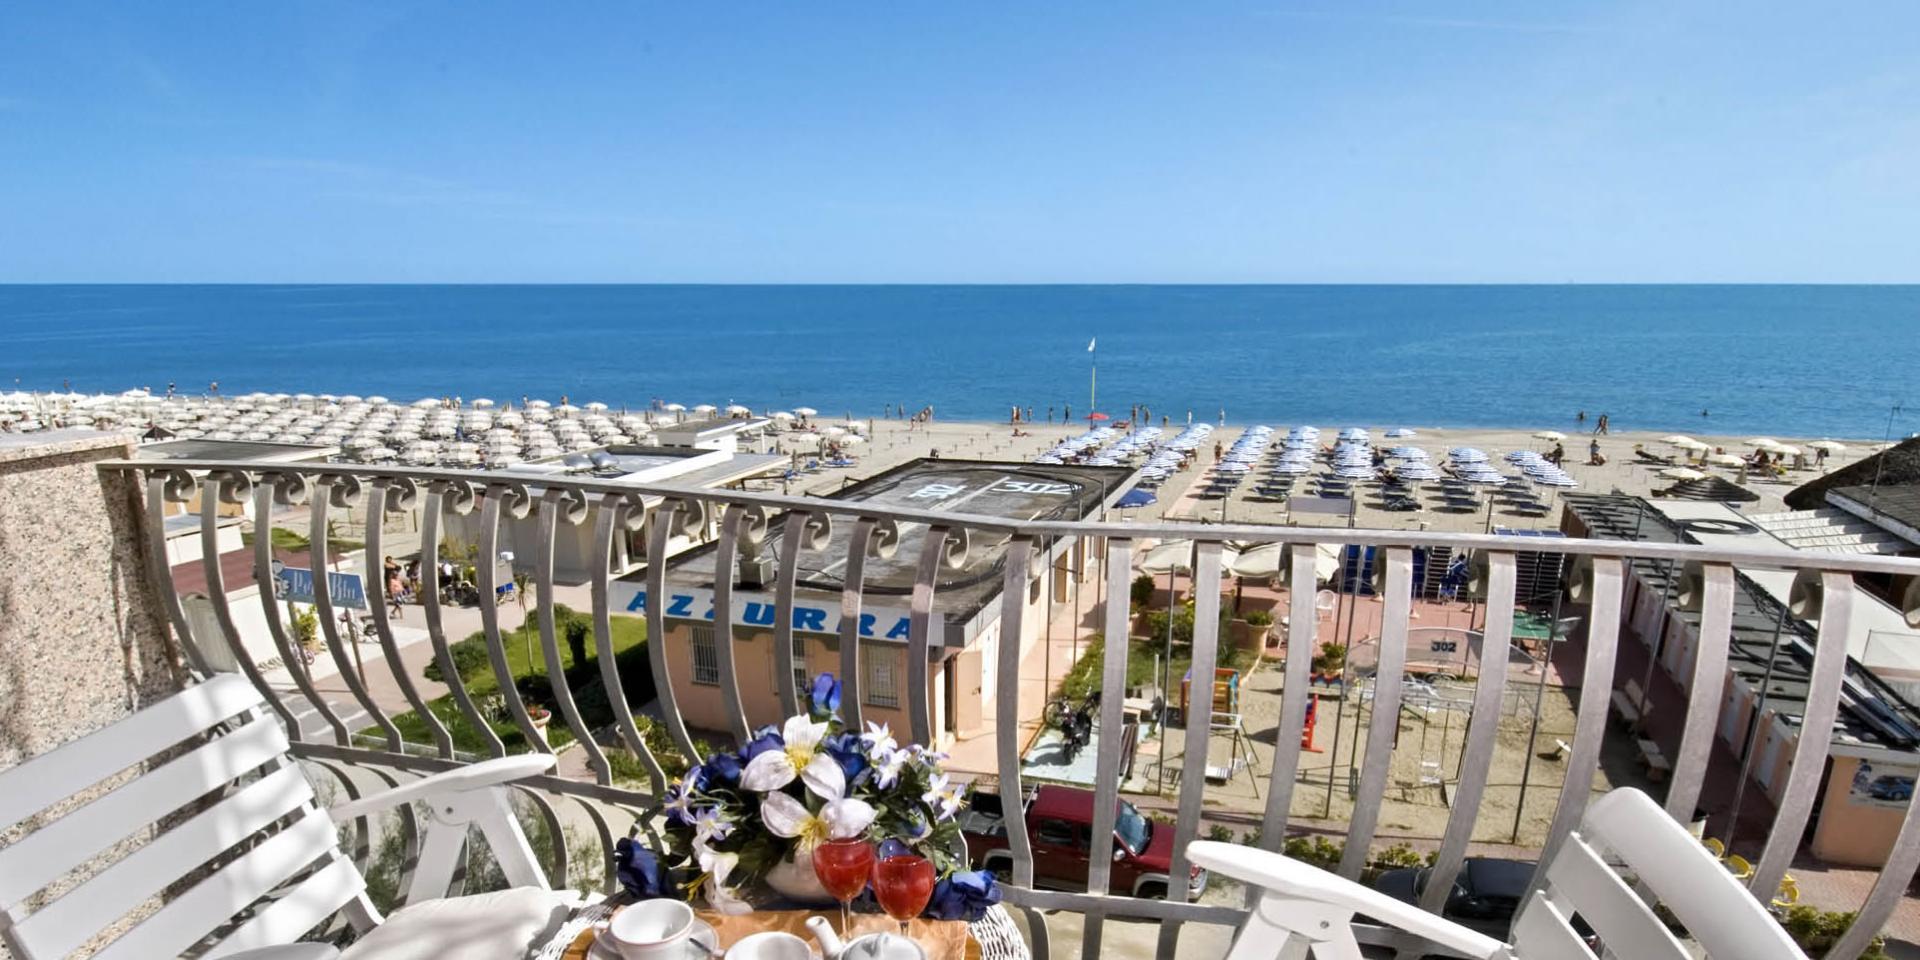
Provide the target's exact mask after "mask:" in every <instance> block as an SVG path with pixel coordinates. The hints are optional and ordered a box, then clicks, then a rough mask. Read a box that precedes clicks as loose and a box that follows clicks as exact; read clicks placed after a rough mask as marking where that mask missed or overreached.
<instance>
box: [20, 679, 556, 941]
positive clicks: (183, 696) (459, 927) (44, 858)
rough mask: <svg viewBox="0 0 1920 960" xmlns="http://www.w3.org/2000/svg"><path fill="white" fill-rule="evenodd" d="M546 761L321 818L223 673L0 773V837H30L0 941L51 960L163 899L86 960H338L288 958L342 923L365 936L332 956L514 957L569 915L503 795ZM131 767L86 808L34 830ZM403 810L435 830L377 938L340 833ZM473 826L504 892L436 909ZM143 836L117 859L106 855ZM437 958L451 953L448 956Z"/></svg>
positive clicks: (403, 790)
mask: <svg viewBox="0 0 1920 960" xmlns="http://www.w3.org/2000/svg"><path fill="white" fill-rule="evenodd" d="M176 747H179V748H180V749H178V750H176V749H174V748H176ZM553 762H554V759H553V757H552V756H551V755H549V754H527V755H521V756H513V757H504V758H500V759H496V760H488V761H485V762H482V763H475V764H471V765H469V766H465V767H461V768H460V769H457V770H450V771H447V772H444V773H437V774H434V775H432V776H428V777H423V778H421V779H419V780H415V781H412V782H410V783H406V784H403V785H402V786H399V787H397V788H394V789H392V790H387V791H385V792H383V793H380V794H377V795H375V796H370V797H365V798H363V799H360V800H356V801H353V802H351V803H346V804H342V805H340V806H337V807H334V808H332V809H331V810H330V811H323V810H321V808H320V807H319V806H318V805H317V804H316V802H315V799H314V795H313V789H312V787H311V786H310V785H309V784H308V782H307V780H306V777H305V776H304V775H303V774H302V773H301V771H300V768H299V766H298V765H297V764H296V763H295V762H294V760H293V758H292V757H291V756H289V755H288V753H287V739H286V733H285V731H284V730H283V729H282V727H281V726H280V723H279V721H278V720H276V719H274V717H273V716H272V714H271V713H269V712H268V711H267V710H266V709H265V707H264V705H263V701H262V700H261V697H260V694H259V692H258V691H257V690H255V689H254V687H253V685H252V684H251V683H249V682H247V680H246V679H245V678H243V677H241V676H239V675H237V674H221V675H218V676H215V677H214V678H213V679H211V680H208V681H207V682H205V683H202V684H198V685H196V686H194V687H191V688H189V689H187V690H186V691H184V692H181V693H178V694H175V695H174V696H172V697H169V698H167V699H165V700H162V701H160V702H158V703H156V704H153V705H152V706H149V707H147V708H146V709H143V710H141V711H140V712H138V713H136V714H134V715H132V716H130V717H127V718H126V719H124V720H121V721H119V722H118V723H115V724H113V725H111V726H109V727H107V728H105V729H103V730H99V731H96V732H94V733H92V734H89V735H87V736H84V737H81V738H80V739H78V740H75V741H73V742H71V743H67V744H64V745H62V746H61V747H59V748H57V749H55V750H53V751H52V752H49V753H45V754H42V755H40V756H37V757H34V758H32V759H29V760H27V761H25V762H23V763H21V764H19V765H18V766H15V767H13V768H11V769H8V770H6V771H0V834H4V833H6V832H8V831H12V830H14V829H16V828H20V827H24V826H37V829H34V830H33V831H32V832H31V833H27V834H25V835H24V836H23V837H21V838H20V839H18V840H16V841H15V842H13V843H12V844H10V845H8V846H7V847H5V848H4V849H0V942H3V943H5V944H6V946H7V947H9V948H11V949H12V950H13V955H14V956H16V957H19V958H20V960H45V958H53V957H64V956H66V955H68V954H69V953H71V952H73V951H74V950H75V949H77V948H79V947H81V946H82V945H84V944H87V943H88V942H89V941H91V940H93V939H94V938H95V937H96V936H98V935H100V934H101V932H102V931H105V930H107V929H108V928H109V927H112V926H115V925H116V924H117V922H118V921H119V920H120V918H121V917H122V916H123V915H124V914H127V913H128V912H130V911H133V910H135V909H136V908H139V907H140V906H141V905H142V904H143V903H145V902H146V901H148V900H150V899H153V898H160V899H162V900H163V901H164V902H163V903H162V904H161V905H160V907H159V908H158V910H156V911H155V912H153V913H152V914H151V915H150V916H148V917H146V918H145V919H143V920H141V921H139V922H138V923H136V924H134V925H133V926H132V927H131V928H130V929H128V930H126V932H124V933H122V934H121V935H120V936H119V937H118V938H117V939H114V940H112V941H111V942H110V943H108V944H107V945H106V946H104V947H103V948H101V949H100V951H99V952H98V953H97V954H94V956H95V957H96V958H101V960H117V958H137V960H149V958H153V957H171V956H176V955H178V954H180V953H181V952H182V951H184V950H187V949H188V948H190V947H196V946H197V945H200V944H202V943H203V942H205V941H206V940H207V939H209V937H210V935H211V934H212V933H213V932H214V931H216V930H221V929H223V928H225V927H227V926H228V925H229V924H230V923H231V922H236V921H237V926H234V927H233V929H231V931H230V932H227V933H225V935H224V936H223V937H222V938H220V939H219V941H218V943H216V944H215V945H213V946H212V948H211V949H210V950H208V951H207V952H206V953H205V956H207V957H237V956H240V955H242V954H247V955H249V956H252V957H266V956H272V957H275V958H292V957H299V958H303V960H306V958H312V960H322V958H329V957H334V956H338V955H339V953H338V951H335V950H334V949H333V948H332V947H330V946H326V945H321V944H299V945H291V944H292V943H293V941H295V940H297V939H298V938H299V937H300V936H301V935H303V934H305V933H306V932H308V931H309V930H312V929H313V928H315V927H316V926H318V925H320V924H321V923H323V922H324V921H327V920H328V919H330V918H331V917H333V916H334V915H335V913H337V912H344V914H345V917H346V919H347V921H348V922H349V923H351V924H352V925H353V927H354V928H355V929H356V930H357V931H359V932H360V933H361V938H360V940H359V941H358V942H356V943H355V944H354V945H352V946H351V947H349V948H348V950H347V952H346V954H345V956H346V957H348V958H352V960H365V958H375V957H379V958H387V957H396V956H405V957H413V956H440V955H453V954H455V953H457V954H458V955H459V956H462V957H489V956H521V955H524V954H525V953H527V952H528V950H527V948H528V947H529V946H538V945H539V944H538V943H535V942H533V941H534V940H535V939H536V938H537V937H539V936H540V932H541V931H545V932H546V933H547V934H549V935H550V934H551V933H552V931H553V930H556V929H557V928H558V927H559V925H560V924H561V923H562V922H564V921H565V920H566V918H567V915H568V914H569V913H571V910H572V906H573V905H574V904H575V903H576V902H577V897H574V896H571V895H566V894H562V893H556V892H554V891H551V890H548V889H547V880H546V877H545V875H544V874H543V873H542V871H541V869H540V866H539V864H538V862H537V860H536V859H535V857H534V854H533V850H532V849H531V848H530V847H529V846H528V844H527V840H526V837H525V835H524V834H522V832H521V830H520V827H519V824H518V822H517V821H516V820H515V819H514V817H513V813H512V810H511V808H510V806H509V805H508V802H507V788H506V787H505V786H504V784H506V783H508V782H510V781H513V780H518V779H521V778H523V777H527V776H532V775H535V774H538V773H542V772H544V771H546V770H548V769H550V768H551V767H552V766H553ZM142 764H147V765H148V766H147V767H146V769H144V770H143V771H141V772H139V773H138V774H137V775H136V776H134V777H133V778H132V779H129V780H126V781H125V782H124V783H121V784H119V785H117V786H115V787H114V788H113V789H112V790H111V791H109V792H106V793H103V794H102V795H100V796H99V797H97V798H95V799H93V800H91V801H89V802H88V803H86V804H84V805H81V806H78V807H75V808H73V809H68V810H61V811H57V812H56V813H55V814H54V815H53V816H51V817H45V818H42V817H37V816H36V815H38V814H41V812H42V811H45V810H46V809H47V808H48V807H50V806H53V805H55V804H58V803H60V802H61V801H63V800H65V799H67V798H68V797H70V796H72V795H73V794H76V793H79V792H82V791H85V790H87V789H88V788H90V787H93V786H94V785H96V784H100V783H101V782H102V781H109V780H110V779H112V778H114V777H115V776H116V775H117V774H119V773H121V772H122V771H124V770H127V769H129V768H137V767H138V766H139V765H142ZM209 796H210V797H212V798H214V799H212V800H211V801H210V802H209V803H207V804H204V805H203V804H197V803H196V801H198V800H200V799H201V798H202V797H209ZM415 800H421V801H426V802H427V803H428V805H429V806H430V809H431V815H430V816H429V817H426V818H424V820H425V821H426V827H425V830H424V835H423V837H422V839H421V848H420V857H419V862H418V864H417V865H416V867H415V871H414V878H413V882H412V885H411V887H410V888H409V895H408V903H409V906H407V907H405V908H403V909H401V910H398V911H395V913H394V915H393V916H392V917H391V918H384V922H383V918H382V917H381V915H380V912H379V911H378V910H377V909H376V908H375V907H374V906H373V904H372V903H371V902H370V901H369V900H368V899H367V896H366V893H365V890H366V879H365V878H364V877H362V876H361V874H360V871H359V870H358V869H357V868H356V867H355V866H354V863H353V861H352V860H351V859H350V858H349V857H348V856H347V854H346V853H345V852H344V851H342V850H341V849H340V847H339V843H338V838H337V833H336V824H338V823H345V822H348V821H351V820H353V819H355V818H357V817H361V816H365V815H367V814H369V813H372V812H375V811H379V810H384V809H388V808H392V807H396V806H398V805H400V804H403V803H408V802H411V801H415ZM276 825H277V826H278V829H274V827H275V826H276ZM469 825H472V826H477V827H479V828H480V830H481V832H482V833H483V834H484V835H485V836H486V838H487V844H488V846H489V847H490V848H491V850H492V851H493V853H494V855H495V856H496V857H498V858H499V861H500V865H501V869H502V871H503V872H504V873H505V874H506V876H507V878H508V879H509V881H510V882H511V883H513V884H514V885H515V887H516V889H514V890H508V891H503V892H500V893H494V894H483V895H479V896H474V897H458V898H453V899H445V900H432V899H431V898H432V897H437V896H444V895H445V893H446V890H447V886H448V884H449V882H450V881H451V879H452V877H453V870H454V866H455V863H456V861H457V859H458V857H459V855H460V853H461V849H462V847H463V845H464V843H465V841H466V835H467V827H468V826H469ZM150 831H151V834H152V836H151V838H150V839H147V840H146V842H144V843H143V844H139V845H138V846H136V847H134V848H133V849H131V850H130V851H128V852H125V853H120V852H116V851H111V848H113V847H115V846H116V845H117V844H119V843H120V842H121V841H122V840H125V839H128V838H143V837H146V836H147V835H148V834H149V832H150ZM102 854H108V855H110V856H113V857H116V858H117V859H115V860H113V861H112V862H110V863H107V864H106V865H105V866H104V867H103V868H101V869H99V870H98V871H96V872H94V873H93V875H92V876H90V877H88V878H86V879H85V880H84V881H82V882H81V883H79V884H78V885H77V886H72V887H71V888H67V887H66V886H64V885H60V881H61V880H62V878H63V877H65V876H66V874H68V873H69V872H70V871H72V870H74V869H75V868H76V867H80V866H82V865H83V864H90V863H94V862H96V861H97V860H98V859H99V858H100V857H101V856H102ZM223 854H224V855H226V856H223ZM210 863H214V866H212V867H211V868H209V864H210ZM309 868H311V869H309ZM528 888H531V889H528ZM269 895H271V896H272V897H273V899H272V901H271V902H270V903H268V902H262V901H263V899H264V898H267V897H268V896H269ZM516 938H518V942H517V944H516ZM450 944H457V945H458V946H459V949H457V950H453V951H452V952H451V953H449V952H448V951H449V949H450V947H449V945H450ZM503 948H504V949H503ZM423 950H425V951H426V952H422V951H423ZM256 951H258V952H256Z"/></svg>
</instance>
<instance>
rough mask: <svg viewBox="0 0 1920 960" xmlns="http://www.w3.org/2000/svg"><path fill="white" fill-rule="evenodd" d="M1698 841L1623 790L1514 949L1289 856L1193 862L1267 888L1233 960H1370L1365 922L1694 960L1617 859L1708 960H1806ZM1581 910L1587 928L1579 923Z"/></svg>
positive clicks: (1517, 956)
mask: <svg viewBox="0 0 1920 960" xmlns="http://www.w3.org/2000/svg"><path fill="white" fill-rule="evenodd" d="M1692 839H1693V838H1692V837H1690V836H1688V835H1687V832H1686V828H1685V827H1682V826H1681V825H1680V824H1678V823H1675V822H1674V821H1673V819H1672V818H1670V817H1668V816H1667V815H1666V813H1665V812H1664V811H1663V810H1661V809H1660V806H1659V805H1658V804H1656V803H1654V802H1653V800H1652V798H1650V797H1648V796H1647V795H1646V794H1644V793H1641V792H1640V791H1638V790H1633V789H1626V788H1623V789H1616V790H1614V791H1612V792H1611V793H1608V794H1607V795H1606V796H1603V797H1601V798H1599V799H1598V800H1595V801H1593V803H1592V804H1591V805H1589V806H1588V808H1587V813H1586V816H1585V817H1584V818H1582V820H1581V823H1580V829H1579V830H1577V831H1575V832H1573V833H1571V834H1569V835H1568V836H1567V839H1566V842H1565V843H1564V844H1563V845H1562V846H1561V848H1560V852H1559V853H1558V854H1557V855H1556V856H1555V857H1554V859H1553V861H1552V862H1551V863H1550V864H1548V865H1547V869H1546V877H1545V885H1544V889H1542V890H1540V891H1538V892H1536V893H1534V894H1533V896H1532V897H1530V898H1528V900H1527V901H1526V903H1525V904H1524V905H1523V906H1522V907H1521V909H1520V911H1519V913H1518V915H1517V917H1516V919H1515V921H1514V924H1513V933H1512V940H1511V942H1510V943H1502V942H1500V941H1498V940H1495V939H1493V938H1492V937H1489V936H1486V935H1485V934H1482V933H1478V932H1476V931H1474V930H1472V929H1469V928H1467V927H1464V926H1461V925H1460V924H1457V923H1454V922H1453V921H1451V920H1446V919H1443V918H1442V917H1440V916H1438V915H1437V914H1434V913H1429V912H1427V911H1425V910H1422V909H1420V908H1419V907H1417V906H1414V905H1413V904H1409V903H1406V902H1403V901H1401V900H1397V899H1394V898H1393V897H1390V896H1387V895H1386V894H1384V893H1381V892H1380V891H1377V890H1374V889H1371V888H1369V887H1365V886H1362V885H1360V884H1358V883H1355V882H1354V881H1352V880H1348V879H1345V878H1343V877H1340V876H1336V875H1335V874H1332V873H1329V872H1327V871H1325V870H1322V869H1320V868H1318V867H1315V866H1312V865H1310V864H1306V863H1302V862H1300V861H1297V860H1291V859H1288V858H1287V857H1285V856H1282V855H1280V854H1278V853H1273V852H1270V851H1266V850H1261V849H1258V848H1255V847H1246V846H1240V845H1237V844H1226V843H1216V842H1213V841H1208V840H1198V841H1195V842H1193V843H1192V844H1189V845H1188V847H1187V855H1188V856H1189V857H1190V858H1191V859H1192V861H1193V862H1194V863H1196V864H1198V865H1200V866H1201V867H1204V868H1206V869H1209V870H1212V871H1214V872H1215V873H1217V874H1220V875H1222V876H1226V877H1231V878H1233V879H1235V880H1239V881H1241V882H1242V883H1245V884H1247V885H1248V886H1251V887H1258V888H1260V889H1261V891H1262V892H1261V896H1260V902H1259V904H1258V905H1257V906H1256V907H1255V908H1254V909H1253V912H1252V913H1251V914H1249V915H1248V917H1247V919H1246V920H1245V922H1244V923H1242V925H1241V927H1240V930H1239V932H1238V934H1237V935H1236V936H1235V937H1234V941H1233V946H1232V948H1231V949H1230V950H1229V951H1228V953H1227V960H1268V958H1272V957H1278V956H1282V955H1283V951H1286V950H1287V949H1288V948H1289V947H1290V946H1292V945H1296V941H1304V942H1306V943H1307V944H1308V945H1309V946H1310V948H1311V950H1312V955H1313V957H1314V958H1315V960H1353V958H1358V957H1360V956H1361V953H1360V946H1359V943H1358V942H1357V941H1356V939H1355V937H1354V933H1353V926H1352V922H1353V917H1354V915H1356V914H1362V915H1365V916H1367V917H1370V918H1372V919H1373V921H1374V922H1377V923H1380V924H1383V925H1385V926H1388V927H1392V928H1395V929H1398V930H1402V931H1405V932H1407V933H1410V934H1413V935H1414V936H1417V937H1420V938H1422V939H1424V940H1426V941H1428V942H1430V943H1433V944H1436V945H1438V946H1439V947H1441V948H1442V949H1444V950H1446V951H1447V952H1449V953H1452V954H1458V955H1460V956H1465V957H1473V958H1480V960H1544V958H1553V960H1562V958H1566V960H1574V958H1578V960H1593V957H1594V956H1595V955H1596V953H1595V950H1594V948H1593V938H1595V937H1597V938H1598V940H1599V941H1600V942H1603V943H1605V944H1606V955H1608V956H1614V957H1632V958H1635V960H1642V958H1645V960H1683V958H1687V957H1691V956H1693V955H1694V954H1693V953H1691V952H1690V951H1689V950H1688V949H1687V947H1686V946H1684V945H1682V944H1681V942H1680V941H1679V939H1678V938H1676V937H1675V936H1674V934H1673V932H1672V931H1670V930H1669V929H1668V928H1667V925H1666V924H1665V923H1664V922H1663V921H1662V920H1661V919H1660V917H1659V916H1658V915H1656V914H1655V913H1654V911H1653V908H1652V907H1650V906H1649V905H1648V904H1647V903H1646V902H1644V901H1642V900H1641V899H1640V897H1639V896H1638V895H1637V894H1636V893H1635V892H1634V889H1633V887H1632V886H1631V885H1630V882H1629V881H1628V880H1627V879H1626V878H1624V877H1623V876H1622V875H1621V871H1620V870H1618V869H1616V868H1615V867H1613V866H1612V865H1611V864H1612V863H1614V862H1619V863H1623V864H1624V865H1625V868H1626V870H1628V871H1630V872H1632V873H1633V874H1635V875H1637V877H1638V880H1639V882H1640V883H1641V884H1643V885H1644V886H1645V887H1646V888H1647V889H1648V890H1650V891H1651V893H1652V894H1653V896H1654V897H1656V898H1658V900H1657V902H1659V903H1661V904H1662V905H1664V906H1665V907H1666V909H1668V910H1670V911H1671V912H1672V913H1673V914H1674V915H1675V916H1676V917H1677V918H1678V919H1679V921H1680V922H1681V923H1682V924H1683V925H1684V926H1685V928H1686V929H1687V931H1688V932H1689V933H1690V934H1692V936H1693V939H1695V940H1697V941H1698V942H1699V944H1700V946H1701V947H1703V948H1704V949H1705V952H1706V955H1707V956H1710V957H1739V958H1741V960H1806V954H1805V953H1803V952H1801V950H1800V948H1799V947H1798V946H1796V945H1795V944H1794V942H1793V939H1792V937H1790V936H1789V935H1788V934H1787V931H1786V929H1785V928H1784V927H1782V926H1781V925H1780V924H1779V923H1777V922H1775V921H1774V919H1773V917H1772V916H1770V915H1769V914H1768V912H1767V908H1766V906H1765V905H1763V904H1761V903H1760V902H1759V901H1758V900H1755V899H1754V898H1753V896H1752V895H1751V894H1749V893H1748V892H1747V890H1746V888H1745V887H1743V886H1741V885H1740V882H1739V881H1738V880H1735V879H1734V878H1733V877H1732V876H1731V875H1729V874H1728V873H1727V872H1726V871H1725V870H1723V869H1721V868H1720V865H1719V864H1718V863H1716V862H1714V860H1713V858H1712V857H1710V856H1709V855H1708V854H1707V852H1706V850H1705V849H1703V848H1702V847H1700V845H1698V844H1696V843H1694V842H1692ZM1576 913H1578V914H1579V918H1580V921H1581V924H1580V925H1576V924H1575V923H1574V921H1573V917H1574V914H1576ZM1589 931H1590V932H1589ZM1412 952H1418V951H1412Z"/></svg>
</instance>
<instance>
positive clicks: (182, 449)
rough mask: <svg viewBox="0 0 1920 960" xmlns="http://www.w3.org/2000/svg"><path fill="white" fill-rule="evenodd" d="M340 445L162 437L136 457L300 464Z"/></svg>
mask: <svg viewBox="0 0 1920 960" xmlns="http://www.w3.org/2000/svg"><path fill="white" fill-rule="evenodd" d="M339 452H340V448H338V447H332V446H328V445H326V444H320V443H264V442H259V441H254V440H206V439H197V440H159V441H156V442H153V443H143V444H141V445H140V446H139V448H138V449H136V450H135V451H134V453H133V456H134V459H136V460H239V461H247V460H252V461H256V462H259V463H297V462H299V461H302V460H325V459H326V458H328V457H330V456H333V455H334V454H337V453H339Z"/></svg>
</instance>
